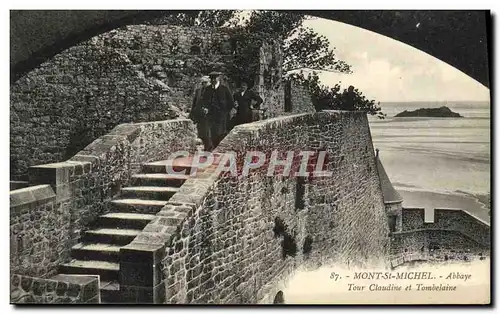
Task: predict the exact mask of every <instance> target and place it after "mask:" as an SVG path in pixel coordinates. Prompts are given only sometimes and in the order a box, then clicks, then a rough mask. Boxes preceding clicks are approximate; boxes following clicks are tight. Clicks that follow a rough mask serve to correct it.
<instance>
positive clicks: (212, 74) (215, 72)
mask: <svg viewBox="0 0 500 314" xmlns="http://www.w3.org/2000/svg"><path fill="white" fill-rule="evenodd" d="M219 75H222V73H221V72H217V71H212V72H210V73H208V76H209V77H213V76H219Z"/></svg>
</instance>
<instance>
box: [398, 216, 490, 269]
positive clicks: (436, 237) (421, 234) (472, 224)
mask: <svg viewBox="0 0 500 314" xmlns="http://www.w3.org/2000/svg"><path fill="white" fill-rule="evenodd" d="M402 214H403V215H402V222H403V230H402V231H401V232H395V233H392V235H391V237H392V241H391V254H392V255H393V256H395V255H398V254H403V253H407V252H425V253H428V252H434V253H433V257H432V258H434V259H444V257H445V256H446V259H448V258H450V259H462V258H463V256H465V255H464V254H475V255H476V256H479V254H480V253H481V256H486V255H489V251H490V240H491V239H490V226H489V224H487V223H485V222H483V221H480V220H479V219H477V218H476V217H474V216H471V215H470V214H469V213H467V212H466V211H464V210H460V209H434V211H433V215H427V220H425V217H426V215H425V209H424V208H404V209H403V211H402Z"/></svg>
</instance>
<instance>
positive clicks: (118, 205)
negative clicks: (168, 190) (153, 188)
mask: <svg viewBox="0 0 500 314" xmlns="http://www.w3.org/2000/svg"><path fill="white" fill-rule="evenodd" d="M165 204H167V201H159V200H144V199H140V198H122V199H116V200H112V201H111V202H109V206H110V211H112V212H121V213H143V214H156V213H157V212H159V211H160V209H162V208H163V206H165Z"/></svg>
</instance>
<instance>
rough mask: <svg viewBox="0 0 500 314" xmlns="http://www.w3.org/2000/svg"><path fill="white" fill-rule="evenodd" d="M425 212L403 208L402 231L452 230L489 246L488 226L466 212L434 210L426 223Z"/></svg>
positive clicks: (450, 209) (419, 209)
mask: <svg viewBox="0 0 500 314" xmlns="http://www.w3.org/2000/svg"><path fill="white" fill-rule="evenodd" d="M425 211H426V210H425V209H423V208H404V209H403V212H402V214H403V215H402V226H403V228H402V230H403V231H407V230H419V229H441V230H454V231H458V232H460V233H462V234H463V235H465V236H467V237H469V238H471V239H473V240H474V241H476V242H478V243H480V244H483V245H486V246H489V245H490V240H491V235H490V225H489V224H488V223H486V222H483V221H481V220H480V219H479V218H477V217H474V216H472V215H471V214H469V213H468V212H467V211H465V210H462V209H452V208H436V209H434V210H433V214H430V215H428V217H427V218H428V220H427V221H426V220H425ZM430 218H432V219H430Z"/></svg>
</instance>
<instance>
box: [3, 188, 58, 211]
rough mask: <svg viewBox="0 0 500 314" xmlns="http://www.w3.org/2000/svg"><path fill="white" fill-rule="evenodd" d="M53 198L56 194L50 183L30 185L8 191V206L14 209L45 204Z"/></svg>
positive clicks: (53, 199)
mask: <svg viewBox="0 0 500 314" xmlns="http://www.w3.org/2000/svg"><path fill="white" fill-rule="evenodd" d="M55 199H56V194H55V193H54V190H53V189H52V187H51V186H50V185H48V184H45V185H37V186H30V187H27V188H22V189H18V190H14V191H10V208H11V210H12V209H14V210H16V209H19V208H24V207H26V206H29V205H41V204H46V203H49V202H52V201H55Z"/></svg>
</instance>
